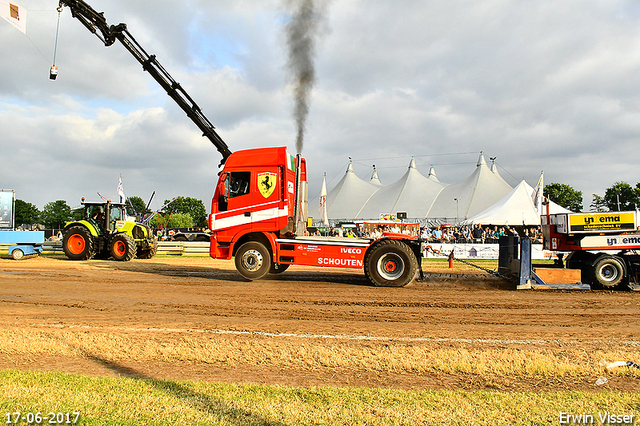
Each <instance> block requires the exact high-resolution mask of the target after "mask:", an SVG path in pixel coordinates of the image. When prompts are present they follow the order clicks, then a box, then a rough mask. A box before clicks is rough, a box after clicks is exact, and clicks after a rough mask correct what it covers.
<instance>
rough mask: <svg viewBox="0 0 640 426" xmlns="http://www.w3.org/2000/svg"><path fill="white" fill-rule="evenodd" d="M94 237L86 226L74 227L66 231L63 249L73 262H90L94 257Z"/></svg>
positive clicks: (63, 238)
mask: <svg viewBox="0 0 640 426" xmlns="http://www.w3.org/2000/svg"><path fill="white" fill-rule="evenodd" d="M93 246H94V244H93V236H92V235H91V233H90V232H89V230H88V229H87V228H85V227H84V226H72V227H70V228H69V229H67V230H66V231H64V236H63V237H62V248H63V250H64V254H66V255H67V257H68V258H69V259H71V260H89V259H91V258H92V257H93V254H94V253H93V250H94V247H93Z"/></svg>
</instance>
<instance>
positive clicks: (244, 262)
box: [235, 241, 271, 280]
mask: <svg viewBox="0 0 640 426" xmlns="http://www.w3.org/2000/svg"><path fill="white" fill-rule="evenodd" d="M235 263H236V269H237V270H238V272H240V275H242V276H243V277H245V278H246V279H248V280H259V279H260V278H262V277H264V276H265V275H267V273H268V272H269V270H270V269H271V253H269V250H267V248H266V247H265V246H264V244H262V243H259V242H256V241H249V242H247V243H244V244H243V245H241V246H240V248H239V249H238V251H237V252H236V256H235Z"/></svg>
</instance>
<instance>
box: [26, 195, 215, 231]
mask: <svg viewBox="0 0 640 426" xmlns="http://www.w3.org/2000/svg"><path fill="white" fill-rule="evenodd" d="M125 204H126V208H127V214H128V215H130V216H136V217H137V218H138V220H141V219H142V218H143V217H145V218H146V217H149V216H150V215H152V214H154V213H156V212H153V211H151V210H149V209H148V208H147V205H146V203H145V202H144V200H143V199H142V198H141V197H138V196H133V197H129V198H128V199H127V201H126V203H125ZM162 205H163V206H165V207H164V208H163V209H162V210H161V211H160V212H158V213H156V214H155V215H154V216H153V218H152V219H151V220H150V221H149V226H150V227H152V228H191V227H205V226H207V209H206V208H205V206H204V203H203V202H202V200H198V199H196V198H191V197H177V198H176V199H174V200H173V201H171V200H164V202H163V203H162ZM83 214H84V210H83V208H77V209H72V208H71V207H70V206H69V205H68V204H67V202H66V201H64V200H57V201H52V202H49V203H47V204H45V206H44V208H43V209H42V210H39V209H38V208H37V207H36V206H35V205H34V204H31V203H29V202H26V201H23V200H20V199H16V204H15V217H16V225H29V226H33V225H36V224H40V225H43V226H44V227H45V228H47V229H62V228H63V227H64V225H65V223H67V222H69V221H71V220H80V219H82V218H83Z"/></svg>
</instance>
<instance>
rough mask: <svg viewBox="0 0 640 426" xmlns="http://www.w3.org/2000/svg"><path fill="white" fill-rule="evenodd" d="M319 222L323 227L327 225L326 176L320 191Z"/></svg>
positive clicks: (325, 175)
mask: <svg viewBox="0 0 640 426" xmlns="http://www.w3.org/2000/svg"><path fill="white" fill-rule="evenodd" d="M320 220H321V221H322V224H323V225H325V226H328V225H329V219H328V218H327V174H326V173H325V174H324V180H323V181H322V190H321V191H320Z"/></svg>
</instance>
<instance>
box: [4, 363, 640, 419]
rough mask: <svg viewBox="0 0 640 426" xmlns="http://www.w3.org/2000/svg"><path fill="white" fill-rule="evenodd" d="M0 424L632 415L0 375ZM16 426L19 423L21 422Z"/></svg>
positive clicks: (566, 407)
mask: <svg viewBox="0 0 640 426" xmlns="http://www.w3.org/2000/svg"><path fill="white" fill-rule="evenodd" d="M0 395H1V396H2V398H0V415H2V416H3V417H4V418H3V419H2V422H3V423H5V422H6V421H7V419H8V417H7V415H8V413H13V412H20V413H23V414H25V413H37V412H40V413H42V414H43V416H46V415H47V414H48V413H67V412H70V413H72V412H80V413H81V414H80V421H79V422H78V424H82V425H169V424H170V425H312V424H313V425H317V424H328V425H333V424H340V425H343V424H349V425H415V424H447V425H474V424H492V425H507V424H509V425H519V424H521V425H524V424H526V425H537V424H541V425H542V424H545V425H546V424H559V423H560V416H561V414H562V413H569V414H572V415H581V414H589V415H592V416H593V417H594V419H596V423H597V419H598V416H599V415H602V414H604V413H606V412H608V413H612V414H616V415H634V414H635V415H636V420H637V413H639V412H640V402H639V401H640V400H639V398H638V394H636V393H629V392H614V391H601V392H581V391H570V392H566V391H561V392H509V393H503V392H487V391H473V392H467V391H403V390H393V389H370V388H335V387H311V388H290V387H282V386H266V385H236V384H221V383H208V382H194V381H157V380H151V379H131V378H118V379H113V378H96V377H87V376H82V375H68V374H63V373H41V372H29V373H25V372H18V371H12V370H7V371H0ZM23 424H25V422H23Z"/></svg>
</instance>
